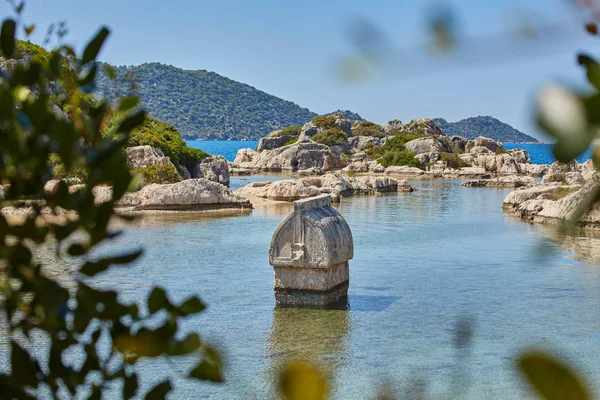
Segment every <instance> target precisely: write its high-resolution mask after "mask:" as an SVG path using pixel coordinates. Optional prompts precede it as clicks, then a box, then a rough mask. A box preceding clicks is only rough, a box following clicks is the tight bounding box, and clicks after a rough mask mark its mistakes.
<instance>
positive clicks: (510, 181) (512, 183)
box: [461, 175, 537, 188]
mask: <svg viewBox="0 0 600 400" xmlns="http://www.w3.org/2000/svg"><path fill="white" fill-rule="evenodd" d="M536 183H537V181H536V180H535V179H534V178H532V177H530V176H519V175H510V176H501V177H498V178H493V179H477V180H473V181H469V182H465V183H462V184H461V186H465V187H497V188H520V187H528V186H532V185H535V184H536Z"/></svg>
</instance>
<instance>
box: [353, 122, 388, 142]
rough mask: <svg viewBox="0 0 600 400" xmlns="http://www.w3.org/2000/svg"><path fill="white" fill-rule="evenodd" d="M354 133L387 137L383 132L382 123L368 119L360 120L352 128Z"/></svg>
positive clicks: (355, 134) (356, 134)
mask: <svg viewBox="0 0 600 400" xmlns="http://www.w3.org/2000/svg"><path fill="white" fill-rule="evenodd" d="M352 134H353V135H354V136H373V137H379V138H381V137H385V134H384V133H383V132H381V126H380V125H377V124H374V123H373V122H368V121H363V122H359V123H358V124H357V126H356V127H355V128H354V129H352Z"/></svg>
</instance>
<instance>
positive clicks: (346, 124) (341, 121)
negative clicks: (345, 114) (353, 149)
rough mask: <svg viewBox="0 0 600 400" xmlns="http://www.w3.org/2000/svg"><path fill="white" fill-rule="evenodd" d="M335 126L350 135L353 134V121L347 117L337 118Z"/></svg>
mask: <svg viewBox="0 0 600 400" xmlns="http://www.w3.org/2000/svg"><path fill="white" fill-rule="evenodd" d="M335 126H337V127H338V128H340V129H341V130H342V131H344V133H346V135H348V137H351V136H352V122H350V121H348V120H347V119H345V118H336V120H335Z"/></svg>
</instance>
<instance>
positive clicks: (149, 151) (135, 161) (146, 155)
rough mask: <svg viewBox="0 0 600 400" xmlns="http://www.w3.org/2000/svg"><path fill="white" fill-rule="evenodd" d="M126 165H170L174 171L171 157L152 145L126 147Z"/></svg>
mask: <svg viewBox="0 0 600 400" xmlns="http://www.w3.org/2000/svg"><path fill="white" fill-rule="evenodd" d="M125 151H126V153H127V166H128V167H129V169H132V170H133V169H138V168H146V167H149V166H151V165H172V166H173V168H174V169H175V171H177V169H176V168H175V165H173V163H172V162H171V159H170V158H169V157H167V156H165V154H164V153H163V152H162V150H161V149H159V148H158V147H156V148H154V147H152V146H134V147H127V149H126V150H125Z"/></svg>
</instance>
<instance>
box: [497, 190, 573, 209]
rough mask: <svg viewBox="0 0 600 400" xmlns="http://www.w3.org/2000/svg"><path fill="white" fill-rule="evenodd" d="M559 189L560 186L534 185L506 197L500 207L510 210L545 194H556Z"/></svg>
mask: <svg viewBox="0 0 600 400" xmlns="http://www.w3.org/2000/svg"><path fill="white" fill-rule="evenodd" d="M560 189H561V186H560V185H536V186H532V187H527V188H520V189H517V190H515V191H514V192H511V193H509V194H508V196H506V198H505V199H504V202H503V203H502V207H503V208H508V209H512V208H514V207H517V206H519V205H520V204H521V203H524V202H525V201H527V200H531V199H536V198H538V197H539V196H540V195H542V194H545V193H556V192H557V191H558V190H560Z"/></svg>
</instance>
